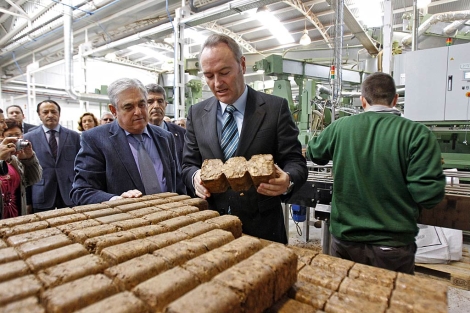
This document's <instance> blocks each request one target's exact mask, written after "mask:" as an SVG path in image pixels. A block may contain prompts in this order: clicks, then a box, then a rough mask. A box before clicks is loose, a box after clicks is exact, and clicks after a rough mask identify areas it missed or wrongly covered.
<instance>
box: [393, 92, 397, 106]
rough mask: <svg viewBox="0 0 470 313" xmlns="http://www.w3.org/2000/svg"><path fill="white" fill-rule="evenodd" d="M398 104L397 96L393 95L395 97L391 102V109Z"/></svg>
mask: <svg viewBox="0 0 470 313" xmlns="http://www.w3.org/2000/svg"><path fill="white" fill-rule="evenodd" d="M397 102H398V94H395V97H393V100H392V108H394V107H395V106H396V105H397Z"/></svg>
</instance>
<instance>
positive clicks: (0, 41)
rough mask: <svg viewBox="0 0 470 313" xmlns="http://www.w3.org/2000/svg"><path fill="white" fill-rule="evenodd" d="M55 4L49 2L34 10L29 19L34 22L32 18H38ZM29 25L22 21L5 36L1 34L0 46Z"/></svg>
mask: <svg viewBox="0 0 470 313" xmlns="http://www.w3.org/2000/svg"><path fill="white" fill-rule="evenodd" d="M55 5H57V3H55V2H52V1H51V2H50V3H49V4H48V5H46V6H44V7H42V8H41V9H39V10H38V11H36V12H35V13H34V14H33V15H32V16H30V17H29V18H30V21H33V23H34V20H35V19H37V18H39V17H40V16H41V15H42V14H44V13H45V12H47V11H48V10H49V9H50V8H52V7H53V6H55ZM55 14H57V13H55ZM28 26H29V23H28V22H23V23H22V24H21V25H17V26H16V27H15V28H14V29H12V30H11V31H9V32H8V33H7V34H6V35H5V36H3V37H2V38H1V39H0V46H3V45H4V44H5V43H7V42H8V41H9V40H10V39H11V38H13V37H14V36H16V35H18V34H19V33H20V32H22V31H23V30H25V29H26V28H27V27H28Z"/></svg>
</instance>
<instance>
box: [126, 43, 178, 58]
mask: <svg viewBox="0 0 470 313" xmlns="http://www.w3.org/2000/svg"><path fill="white" fill-rule="evenodd" d="M128 49H129V50H131V51H133V52H138V53H142V54H145V55H146V56H150V57H152V58H154V59H157V60H162V61H167V60H173V58H170V57H167V56H166V55H163V54H161V53H158V52H157V51H155V50H153V49H151V48H148V47H143V46H141V45H135V46H130V47H128Z"/></svg>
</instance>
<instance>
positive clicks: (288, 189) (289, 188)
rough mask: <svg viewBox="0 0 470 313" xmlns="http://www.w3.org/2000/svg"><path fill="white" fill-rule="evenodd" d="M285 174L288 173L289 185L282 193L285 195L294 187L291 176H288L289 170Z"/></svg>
mask: <svg viewBox="0 0 470 313" xmlns="http://www.w3.org/2000/svg"><path fill="white" fill-rule="evenodd" d="M286 173H287V175H289V187H287V190H286V192H284V195H287V194H289V193H291V191H292V189H294V182H293V181H292V179H291V177H290V173H289V172H286Z"/></svg>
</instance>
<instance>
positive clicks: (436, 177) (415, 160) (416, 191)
mask: <svg viewBox="0 0 470 313" xmlns="http://www.w3.org/2000/svg"><path fill="white" fill-rule="evenodd" d="M409 158H410V162H409V166H408V170H407V183H408V190H409V191H410V193H411V195H412V197H413V199H414V200H415V201H416V203H419V204H420V205H421V206H423V207H424V208H426V209H431V208H433V207H434V206H436V205H437V204H438V203H439V202H441V201H442V199H443V198H444V194H445V183H446V181H445V175H444V173H443V171H442V162H441V151H440V148H439V145H438V143H437V140H436V138H435V136H434V134H433V133H432V132H431V131H429V130H428V129H425V130H424V131H422V134H421V135H420V136H417V137H416V139H415V140H414V141H413V144H412V146H411V149H410V154H409Z"/></svg>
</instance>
